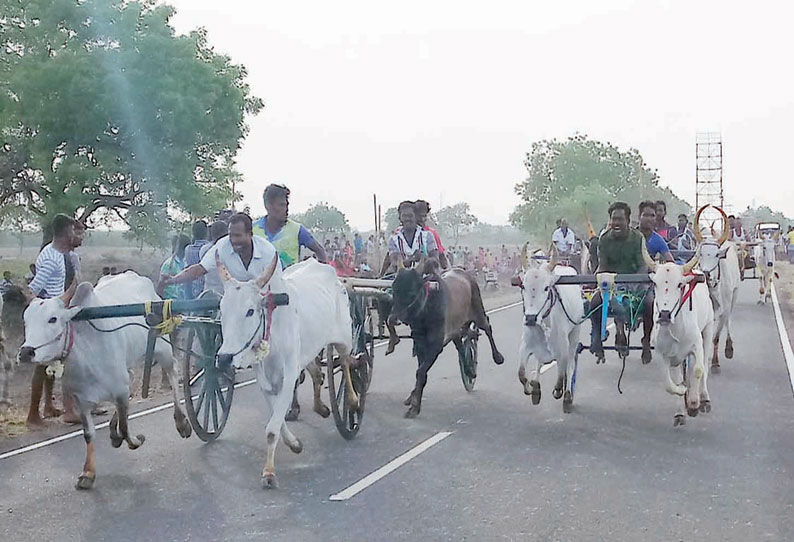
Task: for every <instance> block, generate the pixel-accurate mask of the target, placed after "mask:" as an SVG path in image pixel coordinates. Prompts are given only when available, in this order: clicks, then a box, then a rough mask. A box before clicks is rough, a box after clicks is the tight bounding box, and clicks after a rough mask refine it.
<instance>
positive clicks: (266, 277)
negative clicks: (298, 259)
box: [256, 252, 278, 288]
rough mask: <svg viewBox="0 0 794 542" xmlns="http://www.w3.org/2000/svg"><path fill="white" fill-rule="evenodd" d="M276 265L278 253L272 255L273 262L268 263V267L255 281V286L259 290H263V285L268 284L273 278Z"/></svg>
mask: <svg viewBox="0 0 794 542" xmlns="http://www.w3.org/2000/svg"><path fill="white" fill-rule="evenodd" d="M276 265H278V252H276V253H275V254H274V255H273V261H272V262H270V265H269V266H268V268H267V269H265V272H264V273H262V275H261V276H260V277H259V278H258V279H256V285H257V286H258V287H260V288H264V286H265V284H267V283H268V282H270V279H271V278H273V273H275V272H276Z"/></svg>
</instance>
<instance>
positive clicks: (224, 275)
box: [215, 251, 232, 282]
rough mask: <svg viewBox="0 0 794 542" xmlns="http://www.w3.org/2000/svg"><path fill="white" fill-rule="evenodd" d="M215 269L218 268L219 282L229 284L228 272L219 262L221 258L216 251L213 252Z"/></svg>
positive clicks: (230, 276) (229, 274) (229, 275)
mask: <svg viewBox="0 0 794 542" xmlns="http://www.w3.org/2000/svg"><path fill="white" fill-rule="evenodd" d="M215 267H217V268H218V276H219V277H220V278H221V282H229V281H230V280H232V275H231V273H229V270H228V269H226V266H225V265H223V263H222V262H221V257H220V256H219V255H218V252H217V251H215Z"/></svg>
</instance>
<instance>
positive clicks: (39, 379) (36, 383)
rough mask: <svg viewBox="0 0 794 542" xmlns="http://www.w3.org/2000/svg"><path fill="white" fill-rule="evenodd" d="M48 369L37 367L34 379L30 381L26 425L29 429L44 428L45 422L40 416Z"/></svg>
mask: <svg viewBox="0 0 794 542" xmlns="http://www.w3.org/2000/svg"><path fill="white" fill-rule="evenodd" d="M46 371H47V368H46V367H44V366H43V365H37V366H36V368H35V369H34V370H33V378H32V379H31V380H30V407H29V409H28V417H27V419H26V420H25V424H26V425H27V426H29V427H44V420H42V419H41V415H40V414H39V405H40V404H41V394H42V390H43V388H44V380H45V379H46V378H47V373H46Z"/></svg>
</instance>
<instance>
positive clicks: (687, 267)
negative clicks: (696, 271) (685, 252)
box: [683, 250, 698, 273]
mask: <svg viewBox="0 0 794 542" xmlns="http://www.w3.org/2000/svg"><path fill="white" fill-rule="evenodd" d="M697 263H698V251H697V250H695V253H694V254H693V255H692V257H691V258H689V260H688V261H687V262H686V263H685V264H684V268H683V270H684V273H689V272H690V271H692V268H693V267H695V266H696V265H697Z"/></svg>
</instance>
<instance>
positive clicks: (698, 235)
mask: <svg viewBox="0 0 794 542" xmlns="http://www.w3.org/2000/svg"><path fill="white" fill-rule="evenodd" d="M708 206H709V204H708V203H707V204H706V205H704V206H703V207H701V208H700V209H698V212H697V213H695V220H694V222H692V226H693V228H692V229H693V230H695V231H694V232H692V233H694V234H695V240H696V241H697V242H698V244H700V243H702V242H703V234H702V233H700V225H699V222H700V215H701V214H703V211H705V210H706V207H708Z"/></svg>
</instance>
